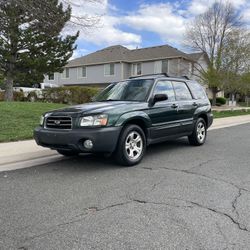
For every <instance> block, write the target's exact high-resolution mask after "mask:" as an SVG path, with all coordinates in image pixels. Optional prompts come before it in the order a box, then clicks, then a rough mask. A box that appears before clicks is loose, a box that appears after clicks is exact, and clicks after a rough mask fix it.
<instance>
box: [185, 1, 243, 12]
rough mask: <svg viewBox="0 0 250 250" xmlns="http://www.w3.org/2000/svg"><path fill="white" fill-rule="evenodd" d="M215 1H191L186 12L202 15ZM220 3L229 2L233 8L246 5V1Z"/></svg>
mask: <svg viewBox="0 0 250 250" xmlns="http://www.w3.org/2000/svg"><path fill="white" fill-rule="evenodd" d="M214 2H215V0H192V1H191V3H190V5H189V8H188V12H189V13H191V14H192V15H199V14H202V13H204V12H205V11H206V10H207V9H208V8H209V7H210V6H211V5H212V4H213V3H214ZM221 2H222V3H227V2H230V3H232V5H233V6H234V7H235V8H240V7H242V6H243V5H244V4H246V0H222V1H221Z"/></svg>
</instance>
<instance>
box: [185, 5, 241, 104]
mask: <svg viewBox="0 0 250 250" xmlns="http://www.w3.org/2000/svg"><path fill="white" fill-rule="evenodd" d="M241 26H242V24H241V22H240V16H239V13H238V12H237V11H236V10H235V9H234V8H233V6H232V5H231V4H230V3H226V4H224V3H222V2H215V3H214V4H213V5H212V6H211V7H210V8H209V9H208V10H207V11H206V12H205V13H203V14H200V15H198V16H197V17H196V18H194V20H193V21H192V22H191V23H190V24H189V26H188V27H187V29H186V44H187V45H188V46H189V47H191V48H192V49H194V50H200V51H202V52H204V53H206V54H207V55H208V59H209V64H208V68H207V69H204V68H203V67H202V65H197V66H196V69H197V71H199V72H200V76H201V78H202V80H203V81H204V82H205V83H206V84H208V87H209V88H211V90H212V93H213V102H212V104H213V105H215V104H216V94H217V93H218V92H219V91H220V90H221V88H222V86H223V81H222V80H223V74H224V72H223V52H224V49H225V47H226V44H227V38H228V37H229V36H230V35H231V33H232V32H234V31H235V30H237V29H239V27H241Z"/></svg>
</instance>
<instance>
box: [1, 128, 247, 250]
mask: <svg viewBox="0 0 250 250" xmlns="http://www.w3.org/2000/svg"><path fill="white" fill-rule="evenodd" d="M249 246H250V124H245V125H241V126H235V127H230V128H225V129H219V130H213V131H210V132H209V136H208V140H207V143H206V145H204V146H202V147H192V146H189V144H188V142H187V140H186V139H180V140H178V141H175V142H168V143H163V144H160V145H155V146H151V147H150V148H149V149H148V152H147V156H146V157H145V159H144V161H143V162H142V163H141V164H140V165H139V166H136V167H133V168H122V167H119V166H116V165H115V164H114V163H113V162H112V161H111V160H109V159H105V158H102V157H98V158H97V157H93V156H91V155H86V156H81V157H79V158H70V159H63V160H60V161H58V162H53V163H49V164H46V165H42V166H36V167H33V168H27V169H20V170H16V171H11V172H1V173H0V249H42V250H44V249H209V250H211V249H249Z"/></svg>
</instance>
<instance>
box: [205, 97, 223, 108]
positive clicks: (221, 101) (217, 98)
mask: <svg viewBox="0 0 250 250" xmlns="http://www.w3.org/2000/svg"><path fill="white" fill-rule="evenodd" d="M209 101H210V103H211V105H212V103H213V99H209ZM226 103H227V99H226V98H224V97H216V106H222V105H225V104H226Z"/></svg>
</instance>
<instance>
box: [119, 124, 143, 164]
mask: <svg viewBox="0 0 250 250" xmlns="http://www.w3.org/2000/svg"><path fill="white" fill-rule="evenodd" d="M145 151H146V137H145V134H144V132H143V130H142V129H141V128H140V127H139V126H137V125H127V126H126V127H125V128H124V129H123V131H122V133H121V136H120V139H119V142H118V145H117V149H116V153H115V157H116V160H117V162H118V163H119V164H121V165H124V166H134V165H136V164H138V163H139V162H140V161H141V160H142V158H143V156H144V154H145Z"/></svg>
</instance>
